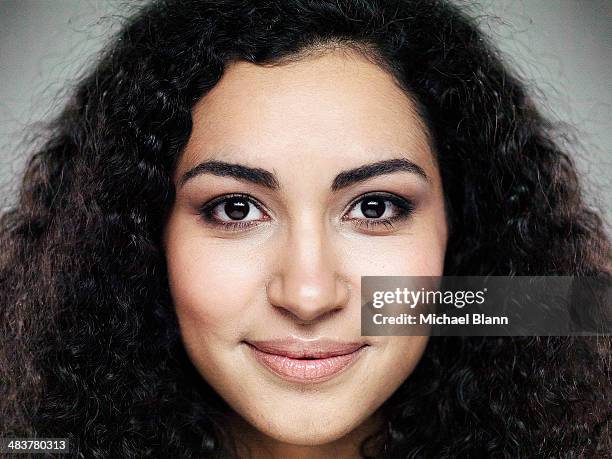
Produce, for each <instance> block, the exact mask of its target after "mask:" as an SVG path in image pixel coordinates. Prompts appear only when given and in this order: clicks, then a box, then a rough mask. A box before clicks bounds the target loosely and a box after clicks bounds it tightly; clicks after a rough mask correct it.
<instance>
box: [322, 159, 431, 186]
mask: <svg viewBox="0 0 612 459" xmlns="http://www.w3.org/2000/svg"><path fill="white" fill-rule="evenodd" d="M400 171H404V172H412V173H414V174H417V175H419V176H421V177H422V178H424V179H425V180H426V181H429V178H428V177H427V174H426V173H425V171H424V170H423V168H422V167H421V166H419V165H417V164H415V163H413V162H412V161H410V160H408V159H405V158H398V159H387V160H384V161H378V162H375V163H372V164H367V165H365V166H360V167H357V168H355V169H351V170H348V171H344V172H341V173H339V174H338V175H337V176H336V178H335V179H334V182H333V183H332V186H331V189H332V191H338V190H340V189H342V188H346V187H349V186H351V185H354V184H355V183H358V182H363V181H364V180H368V179H370V178H372V177H375V176H377V175H385V174H391V173H393V172H400Z"/></svg>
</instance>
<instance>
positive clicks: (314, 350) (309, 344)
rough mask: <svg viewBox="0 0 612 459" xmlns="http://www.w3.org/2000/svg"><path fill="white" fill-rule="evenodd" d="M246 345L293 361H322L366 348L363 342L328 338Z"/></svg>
mask: <svg viewBox="0 0 612 459" xmlns="http://www.w3.org/2000/svg"><path fill="white" fill-rule="evenodd" d="M246 343H247V344H250V345H251V346H253V347H256V348H257V349H258V350H260V351H262V352H265V353H267V354H274V355H282V356H285V357H290V358H293V359H308V358H310V359H324V358H328V357H334V356H337V355H346V354H351V353H353V352H355V351H356V350H357V349H360V348H362V347H364V346H367V344H366V343H364V342H355V341H352V342H347V341H337V340H332V339H328V338H320V339H314V340H305V339H300V338H295V337H286V338H276V339H271V340H265V341H263V340H262V341H260V340H249V341H246Z"/></svg>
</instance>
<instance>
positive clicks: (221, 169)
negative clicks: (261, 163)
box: [179, 161, 280, 190]
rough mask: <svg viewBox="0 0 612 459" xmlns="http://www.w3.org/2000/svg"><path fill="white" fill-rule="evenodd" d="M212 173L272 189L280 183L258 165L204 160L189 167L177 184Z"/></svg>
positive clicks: (276, 187)
mask: <svg viewBox="0 0 612 459" xmlns="http://www.w3.org/2000/svg"><path fill="white" fill-rule="evenodd" d="M206 173H209V174H213V175H217V176H219V177H233V178H235V179H238V180H242V181H246V182H251V183H254V184H256V185H262V186H264V187H266V188H270V189H272V190H278V189H279V188H280V184H279V183H278V180H277V179H276V177H275V176H274V174H273V173H272V172H269V171H267V170H265V169H260V168H258V167H248V166H243V165H241V164H231V163H226V162H224V161H205V162H203V163H200V164H198V165H197V166H195V167H194V168H192V169H189V170H188V171H187V172H185V173H184V174H183V176H182V177H181V179H180V181H179V186H183V185H184V184H185V182H186V181H187V180H189V179H192V178H193V177H196V176H198V175H200V174H206Z"/></svg>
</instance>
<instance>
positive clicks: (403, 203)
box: [342, 191, 414, 219]
mask: <svg viewBox="0 0 612 459" xmlns="http://www.w3.org/2000/svg"><path fill="white" fill-rule="evenodd" d="M372 196H380V197H382V198H384V199H386V200H388V201H391V202H392V203H393V204H394V205H396V206H398V207H400V208H401V209H403V210H406V211H411V210H413V209H414V203H413V202H412V201H411V200H409V199H406V198H402V197H400V196H398V195H396V194H393V193H389V192H388V191H368V192H366V193H363V194H361V195H359V196H357V197H356V198H355V199H353V200H352V201H351V202H350V204H349V205H348V206H347V207H346V209H345V211H344V212H343V214H342V219H344V216H345V215H346V214H347V213H349V211H350V210H352V209H353V207H355V205H356V204H357V203H359V202H361V201H363V200H364V199H365V198H367V197H372Z"/></svg>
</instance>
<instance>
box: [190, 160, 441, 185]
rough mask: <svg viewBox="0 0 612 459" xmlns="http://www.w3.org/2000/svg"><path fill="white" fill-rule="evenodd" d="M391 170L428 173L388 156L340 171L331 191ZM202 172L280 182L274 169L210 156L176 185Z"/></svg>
mask: <svg viewBox="0 0 612 459" xmlns="http://www.w3.org/2000/svg"><path fill="white" fill-rule="evenodd" d="M394 172H410V173H413V174H415V175H417V176H419V177H421V178H422V179H424V180H425V181H429V177H428V176H427V174H426V173H425V171H424V170H423V168H422V167H421V166H419V165H417V164H415V163H413V162H412V161H410V160H408V159H405V158H397V159H387V160H383V161H377V162H375V163H372V164H366V165H363V166H360V167H356V168H354V169H349V170H346V171H343V172H341V173H339V174H338V175H336V177H335V178H334V180H333V182H332V185H331V191H338V190H341V189H343V188H347V187H349V186H352V185H355V184H357V183H360V182H364V181H366V180H369V179H371V178H373V177H376V176H379V175H387V174H392V173H394ZM202 174H212V175H216V176H218V177H232V178H235V179H237V180H241V181H243V182H250V183H254V184H255V185H261V186H264V187H266V188H269V189H271V190H278V189H280V182H279V181H278V179H277V178H276V176H275V175H274V173H272V172H270V171H267V170H265V169H261V168H258V167H248V166H244V165H242V164H234V163H228V162H225V161H212V160H211V161H204V162H202V163H200V164H198V165H197V166H195V167H193V168H191V169H189V170H188V171H187V172H185V173H184V174H183V175H182V176H181V178H180V180H179V186H183V185H184V184H185V183H186V182H187V181H189V180H190V179H192V178H194V177H197V176H198V175H202Z"/></svg>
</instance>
